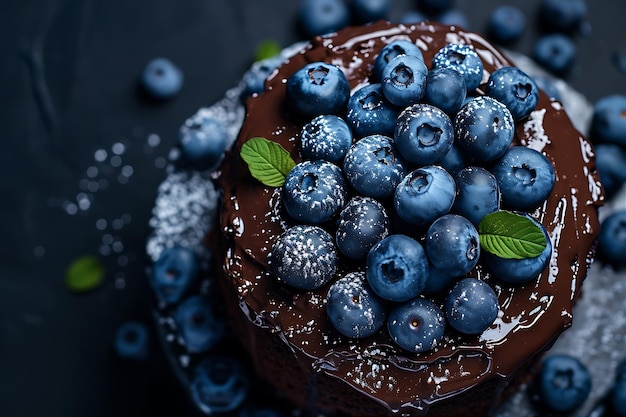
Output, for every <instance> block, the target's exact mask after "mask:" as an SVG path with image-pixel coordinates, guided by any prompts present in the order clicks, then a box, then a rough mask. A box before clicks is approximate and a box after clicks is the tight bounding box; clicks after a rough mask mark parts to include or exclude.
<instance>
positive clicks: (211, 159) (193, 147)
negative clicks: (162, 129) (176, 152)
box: [178, 112, 230, 169]
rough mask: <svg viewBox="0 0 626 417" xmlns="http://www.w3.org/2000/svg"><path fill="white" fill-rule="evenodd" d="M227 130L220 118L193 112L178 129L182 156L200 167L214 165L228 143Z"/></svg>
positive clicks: (220, 158) (219, 159)
mask: <svg viewBox="0 0 626 417" xmlns="http://www.w3.org/2000/svg"><path fill="white" fill-rule="evenodd" d="M227 131H228V130H227V128H226V126H225V125H224V123H223V122H222V121H221V120H219V119H217V118H215V117H213V116H210V115H207V114H206V113H203V112H198V113H196V114H194V115H193V116H192V117H190V118H188V119H187V120H185V123H183V125H182V126H181V127H180V129H179V131H178V143H179V147H180V150H181V153H182V155H183V157H184V158H185V159H186V160H187V161H188V162H190V163H191V164H192V165H194V166H195V167H197V168H200V169H208V168H212V167H215V166H216V165H217V164H218V163H219V162H220V161H221V160H222V156H223V155H224V153H225V152H226V148H227V147H228V145H229V143H230V140H229V137H228V134H227Z"/></svg>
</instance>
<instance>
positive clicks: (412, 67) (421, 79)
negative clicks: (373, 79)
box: [381, 55, 428, 107]
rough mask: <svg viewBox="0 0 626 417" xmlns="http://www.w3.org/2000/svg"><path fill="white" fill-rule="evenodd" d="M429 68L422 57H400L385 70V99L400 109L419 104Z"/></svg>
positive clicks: (383, 80) (388, 64) (390, 62)
mask: <svg viewBox="0 0 626 417" xmlns="http://www.w3.org/2000/svg"><path fill="white" fill-rule="evenodd" d="M427 74H428V68H426V64H424V60H423V59H422V58H421V57H417V56H414V55H399V56H397V57H395V58H393V59H392V60H390V61H389V62H388V63H387V65H385V67H384V68H383V72H382V74H381V77H382V89H383V94H384V95H385V98H386V99H387V100H389V102H390V103H391V104H393V105H395V106H398V107H406V106H408V105H409V104H413V103H417V102H418V101H420V100H421V99H422V97H423V96H424V91H425V89H426V75H427Z"/></svg>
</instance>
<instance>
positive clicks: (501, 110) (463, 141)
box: [454, 96, 515, 161]
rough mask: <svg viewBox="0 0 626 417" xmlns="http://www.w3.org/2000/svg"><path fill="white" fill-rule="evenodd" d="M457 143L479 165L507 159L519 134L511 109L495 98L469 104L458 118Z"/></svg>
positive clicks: (479, 99)
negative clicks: (478, 162)
mask: <svg viewBox="0 0 626 417" xmlns="http://www.w3.org/2000/svg"><path fill="white" fill-rule="evenodd" d="M454 129H455V138H456V142H457V144H458V145H459V147H460V148H461V149H463V150H464V151H465V152H467V153H468V154H469V155H470V156H472V157H473V158H476V159H477V160H479V161H493V160H496V159H498V158H500V157H502V156H503V155H504V153H505V152H506V151H507V149H508V148H509V146H510V145H511V142H512V141H513V136H514V134H515V124H514V121H513V116H512V115H511V112H510V111H509V109H507V108H506V106H505V105H504V104H502V103H500V102H499V101H497V100H495V99H494V98H492V97H488V96H480V97H476V98H474V99H471V100H469V101H468V102H467V103H466V104H465V105H464V106H463V107H461V109H460V110H459V111H458V112H457V114H456V116H455V117H454Z"/></svg>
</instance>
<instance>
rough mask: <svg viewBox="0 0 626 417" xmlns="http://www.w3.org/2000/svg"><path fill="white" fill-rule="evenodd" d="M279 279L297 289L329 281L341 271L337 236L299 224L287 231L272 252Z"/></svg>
mask: <svg viewBox="0 0 626 417" xmlns="http://www.w3.org/2000/svg"><path fill="white" fill-rule="evenodd" d="M269 263H270V265H271V266H272V269H273V270H274V273H275V274H276V279H278V281H280V282H284V283H286V284H287V285H290V286H292V287H294V288H299V289H304V290H312V289H315V288H319V287H321V286H323V285H324V284H326V283H327V282H329V281H330V280H331V279H332V278H333V276H334V275H335V272H336V271H337V249H336V248H335V245H334V243H333V237H332V236H331V235H330V234H329V233H328V232H327V231H325V230H324V229H322V228H320V227H318V226H305V225H297V226H293V227H291V228H289V229H287V230H286V231H285V232H283V233H282V234H281V235H280V236H279V237H278V239H277V240H276V242H274V245H273V246H272V252H271V253H270V255H269Z"/></svg>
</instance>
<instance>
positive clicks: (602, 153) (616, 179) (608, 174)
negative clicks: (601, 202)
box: [594, 143, 626, 198]
mask: <svg viewBox="0 0 626 417" xmlns="http://www.w3.org/2000/svg"><path fill="white" fill-rule="evenodd" d="M594 149H595V151H596V166H597V168H598V173H599V174H600V180H601V181H602V186H603V187H604V191H605V193H606V195H607V197H609V198H610V197H612V196H613V195H614V194H615V193H616V192H617V191H619V190H620V189H621V188H622V186H623V185H624V183H626V151H625V150H624V149H622V147H621V146H619V145H616V144H613V143H600V144H598V145H596V146H595V148H594Z"/></svg>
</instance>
